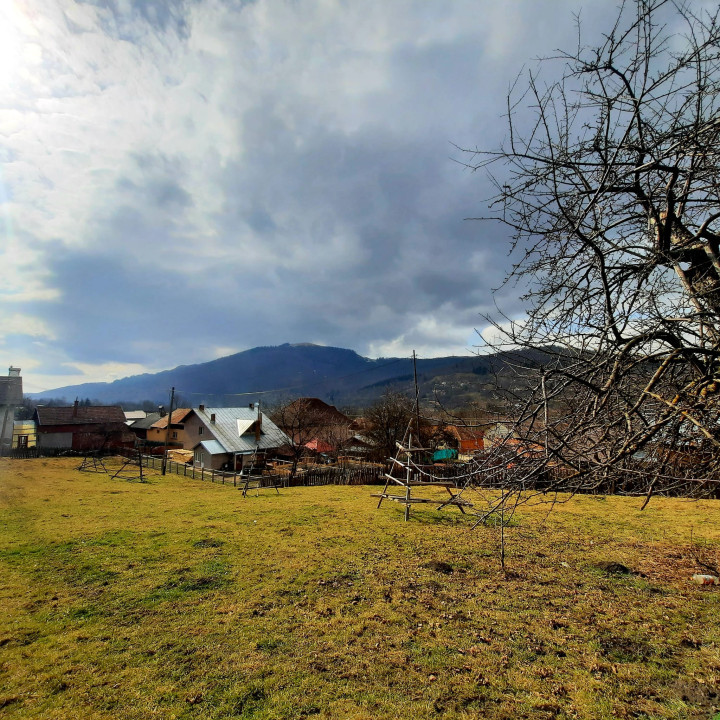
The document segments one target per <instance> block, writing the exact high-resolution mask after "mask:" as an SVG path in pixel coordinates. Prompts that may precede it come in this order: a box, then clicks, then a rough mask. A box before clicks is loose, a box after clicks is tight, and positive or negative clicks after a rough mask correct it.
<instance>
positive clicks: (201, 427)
mask: <svg viewBox="0 0 720 720" xmlns="http://www.w3.org/2000/svg"><path fill="white" fill-rule="evenodd" d="M204 432H205V428H204V427H203V426H202V425H201V426H200V427H199V428H198V435H202V434H203V433H204Z"/></svg>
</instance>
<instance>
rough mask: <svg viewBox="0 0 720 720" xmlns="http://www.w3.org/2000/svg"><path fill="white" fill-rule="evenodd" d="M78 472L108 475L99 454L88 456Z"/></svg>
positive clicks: (79, 466)
mask: <svg viewBox="0 0 720 720" xmlns="http://www.w3.org/2000/svg"><path fill="white" fill-rule="evenodd" d="M78 470H80V471H82V472H94V473H107V468H106V467H105V463H104V462H103V459H102V456H101V455H100V454H99V452H94V453H89V454H88V455H86V456H85V457H84V458H83V461H82V462H81V463H80V465H78Z"/></svg>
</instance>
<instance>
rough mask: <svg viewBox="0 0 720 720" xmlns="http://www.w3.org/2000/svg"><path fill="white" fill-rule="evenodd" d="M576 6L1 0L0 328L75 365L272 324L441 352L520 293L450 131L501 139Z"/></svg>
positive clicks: (351, 341) (262, 337)
mask: <svg viewBox="0 0 720 720" xmlns="http://www.w3.org/2000/svg"><path fill="white" fill-rule="evenodd" d="M583 4H584V3H583V2H581V0H566V1H565V2H555V1H552V0H543V1H541V2H530V1H529V0H526V1H525V2H523V1H521V0H513V1H512V2H507V3H503V4H502V5H499V4H496V3H490V2H477V0H458V1H457V2H453V3H451V4H447V3H444V2H439V0H438V1H433V0H430V1H429V2H423V3H416V2H410V0H398V1H397V2H393V3H386V2H381V1H380V0H369V1H368V2H363V3H338V2H327V3H315V2H310V1H309V0H301V1H300V2H285V1H283V0H257V1H256V2H251V3H250V2H221V1H220V0H193V1H190V0H188V1H186V2H185V1H181V0H178V1H176V2H171V1H169V0H167V1H161V0H152V1H147V2H146V1H141V0H112V1H108V2H100V1H99V0H98V1H97V2H74V3H64V4H62V5H59V4H57V3H55V2H54V1H53V0H29V1H28V2H27V3H22V4H20V3H16V4H15V5H14V8H15V16H14V19H12V23H13V25H12V26H13V28H14V31H15V35H14V36H13V37H14V38H15V40H16V44H18V45H19V46H20V48H21V56H22V58H23V60H22V62H21V63H20V64H19V65H20V66H19V67H15V68H14V70H13V73H14V75H13V77H11V78H9V79H7V80H6V84H7V87H8V89H9V92H8V93H7V97H8V98H9V99H8V100H7V101H6V102H5V104H3V105H2V106H0V137H1V139H2V157H3V159H4V160H5V162H4V166H3V175H2V176H0V190H2V192H0V218H2V220H1V221H0V232H2V233H3V235H2V240H3V241H2V244H1V245H0V253H1V254H2V257H1V261H3V262H4V263H5V264H4V267H7V268H11V272H10V273H4V275H3V277H2V279H0V313H3V314H5V313H7V314H8V315H10V316H12V317H16V318H22V321H17V322H15V321H14V322H15V324H18V323H19V324H20V325H22V326H23V327H21V328H20V333H19V334H18V333H17V332H16V331H17V330H18V328H17V327H15V328H14V329H13V330H12V331H10V330H6V331H5V345H4V346H0V347H3V349H4V350H5V351H6V352H11V351H12V350H13V349H14V350H15V352H16V353H17V354H18V355H21V356H22V357H25V358H30V359H32V358H33V353H36V354H38V353H42V356H43V358H42V360H41V361H40V362H41V364H42V368H43V370H44V371H47V370H48V369H51V368H52V367H56V368H57V374H58V375H59V374H61V373H62V372H64V370H63V368H65V369H67V367H69V366H71V367H72V368H75V369H76V370H77V371H78V375H79V376H80V377H81V378H85V379H88V380H95V379H101V380H102V379H110V375H109V373H110V374H112V373H115V372H116V370H114V369H113V368H118V367H119V368H126V369H130V368H138V369H147V370H157V369H160V368H165V367H172V366H175V365H177V364H181V363H188V362H199V361H203V360H209V359H212V358H213V357H215V356H217V355H218V354H219V353H222V352H224V351H225V349H227V348H235V349H238V350H240V349H244V348H248V347H252V346H255V345H272V344H280V343H283V342H300V341H312V342H319V343H324V344H332V345H340V346H345V347H352V348H354V349H357V350H358V351H359V352H362V353H367V354H371V355H372V354H376V353H381V354H384V355H387V354H391V351H392V354H407V353H408V352H409V351H411V350H412V348H416V349H419V350H421V352H422V353H423V354H424V355H425V356H428V355H438V354H451V353H463V352H466V351H467V348H468V347H469V346H470V345H471V344H472V343H473V339H472V338H473V333H474V330H473V328H474V327H475V326H476V325H477V324H478V323H479V322H480V314H481V313H483V312H487V311H488V310H489V309H491V308H492V307H493V304H494V302H495V301H499V302H500V301H501V302H503V303H504V309H505V310H506V312H508V314H510V315H520V314H521V313H522V304H521V302H520V301H519V299H518V297H517V295H518V293H514V292H511V291H501V292H500V293H496V294H495V295H493V289H495V288H497V287H498V286H499V285H500V284H501V282H502V278H503V276H504V274H505V271H506V268H507V267H508V260H507V257H506V251H507V231H506V230H504V229H503V228H502V227H500V226H498V225H492V224H484V223H483V224H481V223H477V222H472V221H465V220H464V219H463V218H466V217H469V216H474V215H477V214H479V213H480V212H481V211H482V209H483V201H484V198H486V197H487V196H488V195H489V194H490V193H491V190H490V188H489V187H488V186H487V184H486V182H485V181H484V179H483V178H482V177H481V176H480V175H473V174H471V173H469V172H467V171H466V170H465V169H463V168H462V166H461V165H459V164H458V163H457V162H455V160H457V159H461V158H462V156H461V155H460V154H459V153H458V151H457V150H456V149H455V148H454V146H453V144H452V143H453V142H454V143H458V144H460V145H468V146H473V145H475V144H479V145H483V146H496V145H497V144H498V143H499V142H500V140H501V138H502V136H503V134H504V129H503V123H502V120H501V115H502V113H503V111H504V106H503V103H504V93H505V90H506V89H507V86H508V84H509V82H510V81H511V79H512V77H513V76H514V74H515V73H516V72H517V71H518V70H519V69H520V67H521V65H522V63H524V62H526V61H527V60H528V58H531V57H533V55H537V54H541V53H543V52H548V51H551V50H552V49H553V48H555V47H558V46H561V45H563V44H565V45H567V41H568V38H569V37H570V33H571V32H572V28H573V20H572V14H571V13H572V11H575V10H578V9H579V8H580V7H582V6H583ZM585 10H587V11H588V12H589V13H594V14H595V16H598V15H599V14H601V11H600V10H598V9H596V8H594V6H592V5H590V6H588V7H586V8H585ZM570 41H571V42H572V37H570ZM459 156H460V157H459ZM23 328H24V329H23ZM41 329H42V332H40V330H41ZM11 335H12V337H18V338H19V337H20V336H22V337H24V338H25V339H24V340H22V341H20V340H17V344H16V345H15V347H14V348H10V347H9V346H8V344H7V343H8V337H10V336H11ZM28 338H29V339H28ZM30 342H42V346H38V345H35V346H31V345H29V344H28V343H30ZM34 361H35V362H38V361H37V358H36V359H35V360H34ZM133 371H134V370H133ZM43 378H44V380H43V382H47V383H50V384H51V383H52V379H51V378H52V373H50V372H44V373H43ZM62 384H67V382H66V381H65V379H63V381H62Z"/></svg>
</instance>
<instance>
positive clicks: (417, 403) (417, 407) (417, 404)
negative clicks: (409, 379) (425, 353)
mask: <svg viewBox="0 0 720 720" xmlns="http://www.w3.org/2000/svg"><path fill="white" fill-rule="evenodd" d="M413 375H414V376H415V430H416V431H417V441H418V447H421V443H420V388H419V387H418V377H417V357H416V356H415V351H414V350H413ZM411 444H412V443H411Z"/></svg>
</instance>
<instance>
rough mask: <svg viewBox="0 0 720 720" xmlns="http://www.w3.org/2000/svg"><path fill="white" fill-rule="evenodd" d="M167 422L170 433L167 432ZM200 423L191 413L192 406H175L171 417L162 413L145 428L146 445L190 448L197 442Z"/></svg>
mask: <svg viewBox="0 0 720 720" xmlns="http://www.w3.org/2000/svg"><path fill="white" fill-rule="evenodd" d="M168 422H170V433H169V434H168ZM201 425H202V423H201V422H200V420H199V419H198V418H197V416H196V415H195V414H194V413H193V411H192V408H177V409H175V410H173V411H172V418H171V417H170V416H169V415H163V417H161V418H160V419H159V420H156V421H155V422H154V423H152V424H151V425H150V427H149V428H147V433H146V437H145V439H146V443H147V445H167V446H168V447H169V448H179V449H181V450H192V448H193V447H194V446H195V444H196V443H197V437H198V428H199V427H201Z"/></svg>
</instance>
